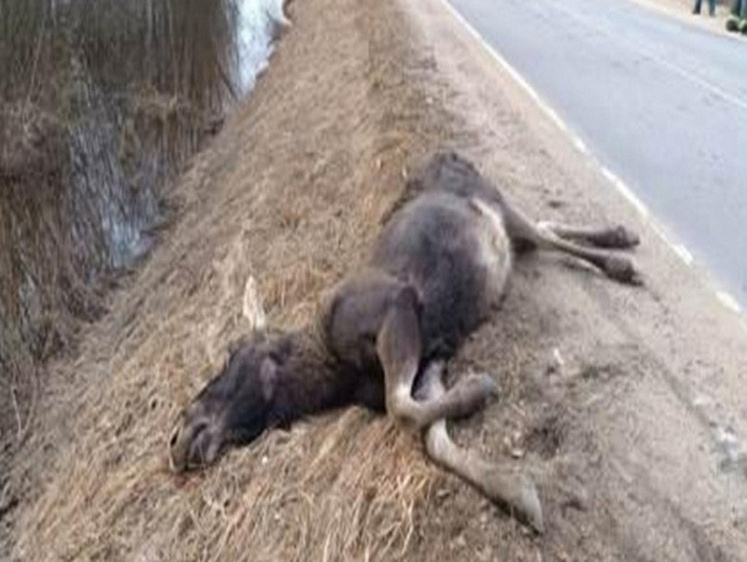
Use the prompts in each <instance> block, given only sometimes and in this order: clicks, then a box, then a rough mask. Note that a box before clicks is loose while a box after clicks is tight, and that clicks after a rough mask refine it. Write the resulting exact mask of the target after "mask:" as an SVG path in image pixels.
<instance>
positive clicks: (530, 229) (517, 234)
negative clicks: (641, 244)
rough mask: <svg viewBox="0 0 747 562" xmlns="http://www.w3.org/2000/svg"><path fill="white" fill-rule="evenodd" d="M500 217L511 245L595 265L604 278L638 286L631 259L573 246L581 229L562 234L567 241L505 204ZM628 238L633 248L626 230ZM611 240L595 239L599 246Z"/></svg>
mask: <svg viewBox="0 0 747 562" xmlns="http://www.w3.org/2000/svg"><path fill="white" fill-rule="evenodd" d="M503 213H504V220H505V224H506V230H507V231H508V234H509V236H510V237H511V239H512V240H513V241H514V242H518V243H519V244H520V245H524V246H530V247H533V248H538V249H540V250H554V251H557V252H563V253H565V254H569V255H572V256H574V257H577V258H579V259H582V260H584V261H586V262H588V263H590V264H592V265H594V266H595V267H597V268H599V269H600V270H602V271H603V272H604V273H605V275H607V277H609V278H610V279H614V280H616V281H619V282H621V283H628V284H631V285H639V284H640V283H641V277H640V274H639V273H638V271H637V270H636V268H635V266H634V265H633V261H632V260H631V259H630V258H628V257H626V256H621V255H619V254H616V253H614V252H611V251H606V250H600V249H596V248H589V247H588V246H582V245H581V244H578V243H576V242H572V241H571V240H570V239H571V238H573V236H572V235H573V234H576V238H579V237H580V229H575V230H571V229H566V230H565V231H564V232H565V234H566V236H567V237H568V238H569V239H566V238H563V237H562V236H560V235H559V234H558V233H557V232H555V231H554V230H553V228H552V226H551V225H548V224H547V223H542V224H535V223H533V222H532V221H530V220H529V219H528V218H526V217H525V216H524V215H523V214H522V213H521V212H519V211H518V210H517V209H514V208H513V207H511V206H510V205H508V204H504V208H503ZM556 228H558V229H559V232H563V230H562V227H558V226H556ZM591 232H593V231H587V232H586V241H587V242H590V239H591V238H593V236H591V234H590V233H591ZM597 234H599V232H597ZM628 235H630V236H631V239H630V240H629V241H628V245H629V246H630V245H635V244H633V242H634V241H636V242H637V237H636V239H635V240H634V238H633V235H632V233H629V232H628V231H627V230H626V231H625V234H624V236H626V237H627V236H628ZM581 238H583V237H581ZM612 238H613V237H611V236H610V237H609V239H607V240H604V238H603V237H601V236H600V237H597V241H598V242H599V241H600V239H601V241H602V242H608V243H609V242H610V240H611V239H612ZM597 245H603V244H597Z"/></svg>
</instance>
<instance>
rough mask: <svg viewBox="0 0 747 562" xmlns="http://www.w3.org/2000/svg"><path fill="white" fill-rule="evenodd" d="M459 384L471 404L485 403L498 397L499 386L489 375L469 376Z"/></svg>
mask: <svg viewBox="0 0 747 562" xmlns="http://www.w3.org/2000/svg"><path fill="white" fill-rule="evenodd" d="M458 384H459V385H460V386H461V388H462V391H463V392H464V393H465V397H466V398H467V401H469V402H477V403H483V402H486V401H487V400H489V399H491V398H497V397H498V392H499V389H498V385H497V384H496V382H495V381H494V380H493V377H491V376H490V375H488V374H487V373H477V374H470V375H467V376H466V377H464V378H463V379H462V380H461V381H459V383H458Z"/></svg>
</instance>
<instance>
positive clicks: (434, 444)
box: [418, 363, 544, 533]
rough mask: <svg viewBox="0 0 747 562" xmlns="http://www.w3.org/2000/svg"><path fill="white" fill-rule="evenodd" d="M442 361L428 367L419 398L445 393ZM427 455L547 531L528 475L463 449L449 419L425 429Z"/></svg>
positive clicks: (434, 396)
mask: <svg viewBox="0 0 747 562" xmlns="http://www.w3.org/2000/svg"><path fill="white" fill-rule="evenodd" d="M442 370H443V364H441V363H432V364H431V365H429V366H428V367H426V369H425V371H424V373H423V377H422V378H423V380H422V384H421V386H420V388H419V389H418V398H419V399H422V400H426V401H427V400H431V401H433V400H439V399H441V398H443V397H444V396H445V394H446V390H445V388H444V386H443V383H442V382H441V372H442ZM425 447H426V451H427V452H428V455H429V456H430V457H431V458H432V459H433V460H434V461H435V462H436V463H438V464H439V465H441V466H443V467H444V468H446V469H447V470H449V471H451V472H453V473H454V474H456V475H457V476H459V477H461V478H463V479H464V480H466V481H467V482H468V483H469V484H471V485H472V486H474V487H475V488H477V489H478V490H479V491H480V492H481V493H482V494H483V495H485V496H487V497H488V498H490V499H491V500H492V501H494V502H496V503H497V504H499V505H501V506H502V507H504V508H506V509H507V510H508V511H509V512H511V513H512V514H514V515H516V516H517V518H518V519H520V520H523V521H526V522H527V523H528V524H529V525H531V526H532V527H534V529H536V530H537V531H538V532H540V533H541V532H543V531H544V523H543V517H542V506H541V505H540V501H539V497H538V496H537V489H536V487H535V485H534V483H533V482H532V480H531V479H530V478H529V477H527V476H526V475H525V474H523V473H522V472H520V471H519V470H516V469H514V468H512V467H510V466H504V465H500V464H494V463H490V462H488V461H486V460H484V459H483V458H481V457H480V456H479V455H477V454H476V453H474V452H472V451H468V450H465V449H462V448H461V447H459V446H458V445H456V444H455V443H454V441H452V440H451V437H449V433H448V431H447V428H446V420H445V419H439V420H436V421H434V422H433V423H432V424H431V425H430V426H429V427H428V428H427V429H426V431H425Z"/></svg>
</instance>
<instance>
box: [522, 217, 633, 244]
mask: <svg viewBox="0 0 747 562" xmlns="http://www.w3.org/2000/svg"><path fill="white" fill-rule="evenodd" d="M537 228H538V229H539V230H540V231H542V230H549V231H551V232H553V233H554V234H556V235H557V236H559V237H560V238H563V239H565V240H569V241H573V242H580V243H582V244H588V245H590V246H595V247H597V248H609V249H615V250H625V249H628V248H634V247H635V246H637V245H638V244H640V242H641V239H640V238H639V236H638V235H637V234H636V233H635V232H633V231H632V230H630V229H629V228H626V227H625V226H623V225H616V226H609V227H603V228H588V227H583V226H573V225H567V224H559V223H553V222H549V221H548V222H545V221H542V222H539V223H538V224H537Z"/></svg>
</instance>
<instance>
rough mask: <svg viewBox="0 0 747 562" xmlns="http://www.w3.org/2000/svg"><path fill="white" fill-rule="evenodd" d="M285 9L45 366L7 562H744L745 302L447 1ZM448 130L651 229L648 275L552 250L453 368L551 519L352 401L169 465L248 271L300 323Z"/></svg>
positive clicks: (539, 209) (496, 453) (498, 454)
mask: <svg viewBox="0 0 747 562" xmlns="http://www.w3.org/2000/svg"><path fill="white" fill-rule="evenodd" d="M290 16H291V19H292V20H293V21H294V22H295V23H294V26H293V28H292V29H291V30H290V31H289V32H288V33H287V34H286V35H285V37H284V38H283V39H282V41H281V42H280V44H279V46H278V49H277V52H276V54H275V55H274V57H273V60H272V64H271V67H270V69H269V71H268V72H267V73H266V75H265V76H264V77H263V78H262V79H261V80H260V82H259V84H258V87H257V89H256V90H255V92H254V94H253V95H252V97H251V99H250V100H249V101H248V102H247V103H246V104H245V105H244V106H243V107H242V108H241V109H240V110H239V111H238V112H237V114H236V115H235V116H234V118H233V120H232V121H231V122H230V123H229V124H228V125H227V127H226V129H225V130H224V131H223V132H222V133H221V135H220V136H219V137H217V138H216V139H215V140H214V142H213V143H212V145H211V146H210V147H209V148H208V149H207V150H206V151H205V152H204V153H202V154H201V155H200V156H199V157H197V158H195V160H194V162H193V164H192V167H191V169H190V171H189V172H188V173H187V174H186V175H185V177H184V178H183V180H182V181H181V182H179V183H178V185H176V186H175V187H174V189H173V192H172V194H171V198H172V200H173V201H174V202H175V203H177V204H178V205H179V211H178V217H177V218H176V219H175V221H174V224H173V225H172V227H171V228H170V229H169V230H168V231H167V232H165V233H164V235H163V239H162V241H161V243H160V244H159V246H158V248H157V249H156V250H155V251H154V253H153V255H152V256H151V257H150V259H149V260H148V262H147V263H146V264H145V265H144V266H143V268H142V269H141V270H140V271H139V272H138V273H137V274H135V275H134V276H133V277H132V278H131V279H128V280H125V281H123V287H122V288H121V290H119V291H118V292H117V293H116V295H114V296H113V298H112V302H111V313H110V314H109V315H108V316H106V317H105V318H104V319H103V320H102V321H100V322H99V323H97V324H96V325H94V326H92V327H91V328H90V330H88V333H87V334H86V337H85V338H84V342H83V345H82V346H81V351H80V355H79V356H77V357H75V358H70V359H68V360H65V361H60V362H58V363H56V364H55V365H53V366H52V367H51V373H50V375H49V379H50V380H51V381H52V384H51V385H50V387H48V388H47V390H46V392H45V393H44V396H43V397H42V398H41V399H40V405H39V408H38V411H39V415H38V416H37V420H36V424H35V427H34V431H33V434H32V435H31V437H30V438H29V440H28V443H27V444H26V446H25V448H24V450H23V451H22V453H21V454H20V455H19V456H18V458H17V459H16V468H15V470H14V474H13V480H12V483H13V487H12V489H11V490H10V495H9V496H8V497H12V498H15V499H16V500H17V501H18V502H19V503H18V505H17V506H16V507H14V508H12V509H10V510H8V511H7V513H5V514H4V521H6V522H12V523H13V525H14V529H13V534H12V541H11V542H12V544H11V542H9V543H6V544H5V548H6V549H7V550H6V552H8V554H9V557H10V558H11V559H19V560H34V561H37V560H38V561H42V560H73V559H74V560H94V559H96V560H101V559H105V560H198V559H199V560H234V559H238V560H351V559H356V560H357V559H374V560H390V559H406V560H424V561H425V560H444V561H445V560H623V559H624V560H678V561H679V560H745V559H747V551H746V550H745V549H746V548H747V547H746V546H745V545H747V519H746V514H747V505H746V504H747V499H746V498H747V493H746V492H747V472H746V471H745V464H744V463H743V460H742V458H741V457H739V455H734V454H731V453H730V452H729V451H727V450H726V449H725V448H724V446H723V444H724V440H723V439H720V437H721V436H723V433H724V431H726V429H727V428H728V429H730V430H731V431H732V432H733V433H734V434H735V435H737V436H739V435H747V411H745V410H744V406H743V404H742V403H741V401H740V398H739V397H740V396H742V397H743V396H747V393H746V392H745V391H746V390H747V389H746V388H745V385H746V384H745V383H744V382H742V381H740V379H739V372H740V368H741V366H742V365H743V364H744V362H745V359H746V358H747V357H745V351H744V349H745V346H744V339H745V331H744V327H743V325H742V320H741V319H740V318H738V317H736V316H735V315H733V314H731V313H729V312H727V311H725V310H724V309H723V308H721V307H720V306H719V305H718V304H717V303H716V300H715V298H714V296H713V293H712V291H711V290H710V289H709V288H708V287H709V286H708V280H707V279H706V278H705V277H704V276H703V275H702V274H700V273H695V272H693V271H692V270H689V269H688V268H686V267H685V266H684V265H683V264H682V263H681V262H680V261H679V260H678V259H677V258H676V257H675V256H674V254H673V253H672V252H671V251H670V250H669V248H668V247H667V246H666V245H665V244H664V243H663V242H662V241H661V239H660V238H658V237H657V236H656V235H655V234H654V233H653V230H652V229H651V227H650V226H649V225H647V224H644V223H643V222H641V221H640V219H639V218H638V217H637V215H636V214H635V213H634V211H633V210H631V209H630V208H629V206H628V205H627V204H626V203H625V202H624V201H623V199H622V198H621V197H619V196H618V195H617V194H616V193H615V192H613V190H612V189H611V188H610V187H609V186H607V185H604V186H603V187H602V188H598V187H597V186H598V185H599V184H600V183H601V180H600V178H599V177H598V174H597V171H596V169H595V168H594V167H593V166H591V165H589V163H588V162H587V161H585V160H584V159H582V158H580V157H579V156H578V155H577V154H576V153H575V152H573V150H572V149H571V148H570V147H569V145H568V143H567V141H566V139H565V138H564V137H562V135H560V134H559V133H558V131H556V130H555V129H554V128H553V127H552V125H551V124H550V123H548V122H547V121H546V120H545V119H543V118H542V117H541V115H540V114H539V113H538V111H537V109H536V108H534V107H533V106H532V105H531V104H530V103H529V102H528V101H527V100H526V98H525V97H524V96H523V94H522V93H521V92H520V91H519V90H518V89H517V88H516V86H515V85H513V83H511V81H510V80H509V79H508V78H507V77H506V76H505V75H503V74H502V73H501V71H499V70H498V68H497V67H496V65H495V64H494V62H493V61H492V60H491V59H490V58H489V57H487V56H486V55H485V53H484V52H483V51H481V50H480V47H479V45H477V44H476V43H475V41H474V40H473V39H472V38H471V37H470V36H469V35H468V34H467V33H466V32H465V31H464V30H463V29H461V28H459V27H458V25H457V24H456V23H455V22H454V21H453V20H452V19H450V18H449V16H448V14H447V13H446V12H445V11H444V9H443V7H442V6H441V4H440V3H438V2H437V1H436V0H423V2H420V3H418V4H417V5H413V4H412V3H409V2H405V1H404V0H377V1H376V2H370V1H367V0H317V1H315V2H300V1H296V2H293V3H292V4H291V5H290ZM440 146H449V147H455V148H458V149H460V150H461V151H463V152H465V153H466V154H468V155H469V156H471V157H472V158H473V159H474V160H475V161H476V162H478V163H479V165H480V166H481V168H482V169H483V170H484V171H485V172H486V173H487V174H488V175H489V176H490V177H492V178H494V179H495V180H496V181H497V182H498V183H499V184H500V185H501V186H502V187H503V189H504V190H505V191H506V192H507V194H508V195H509V196H510V197H511V198H512V199H513V200H515V201H517V202H518V203H519V204H520V205H521V206H522V207H524V208H525V209H527V211H529V212H531V213H532V214H533V215H535V216H538V217H540V216H541V217H543V218H554V219H559V218H561V217H562V218H563V219H564V220H565V221H568V222H573V221H576V222H584V223H590V222H593V223H603V222H607V221H612V220H615V221H624V222H626V223H629V224H630V225H631V226H633V227H635V228H636V229H638V230H639V231H640V232H641V234H642V236H643V246H642V248H641V250H640V251H639V252H638V256H637V257H638V261H639V265H640V267H641V269H642V270H643V271H644V272H645V275H646V287H645V288H639V289H635V288H628V287H623V286H619V285H615V284H612V283H610V282H609V281H607V280H606V279H604V278H602V277H601V276H599V275H598V274H596V273H595V272H592V271H590V270H588V269H586V268H582V267H580V266H577V265H576V264H575V263H574V262H569V261H567V260H564V259H556V258H553V257H552V256H537V257H535V258H530V259H528V260H525V261H523V262H522V263H520V265H519V267H518V271H517V272H516V275H515V277H514V281H513V286H512V289H511V290H510V293H509V295H508V298H507V300H506V303H505V306H504V309H503V311H502V312H501V313H500V314H499V316H497V317H496V319H495V321H494V322H493V323H491V324H489V325H487V326H485V328H484V329H483V330H481V331H480V332H479V334H477V335H476V337H475V338H474V339H473V341H471V342H470V344H469V345H468V346H467V348H466V349H465V350H464V352H463V353H462V354H461V356H460V357H459V358H458V360H457V361H456V362H455V364H454V366H453V368H452V372H453V373H459V372H464V371H465V370H467V369H475V370H486V371H489V372H491V373H494V374H495V376H496V378H497V380H499V382H500V385H501V388H502V393H503V395H502V398H501V400H500V401H499V402H498V403H496V404H493V405H491V406H490V407H489V408H488V409H487V410H486V411H485V412H484V413H482V414H480V415H478V416H476V417H475V418H473V419H471V420H468V421H466V422H463V423H460V424H455V425H454V429H455V434H456V436H457V438H458V440H459V441H460V442H461V443H464V444H468V445H470V446H472V447H475V448H477V449H479V450H481V451H482V452H483V453H484V454H485V455H487V456H490V457H492V458H494V459H500V458H504V459H508V458H509V455H510V454H513V456H515V457H519V458H517V459H515V460H506V461H505V462H512V463H516V464H523V465H525V466H526V467H527V469H528V470H530V471H531V472H532V473H534V474H535V475H536V478H537V480H538V482H539V486H540V490H541V495H542V499H543V502H544V505H545V509H546V524H547V527H548V531H547V533H546V535H545V536H543V537H537V536H534V535H533V534H532V533H530V532H529V531H528V530H527V529H525V528H524V527H523V526H521V525H520V524H518V523H516V522H515V521H514V520H513V519H512V518H511V517H509V516H508V515H506V514H505V513H503V512H502V511H500V510H499V509H498V508H496V507H495V506H493V505H492V504H490V503H489V502H488V501H486V500H484V499H483V498H482V497H480V496H479V495H478V494H477V493H476V492H474V491H473V490H471V489H469V488H467V487H466V486H465V485H464V484H463V483H461V482H460V481H458V480H457V479H455V478H453V477H451V476H448V475H445V474H444V473H442V472H441V471H440V470H439V469H437V468H435V467H434V466H432V465H431V464H430V463H429V462H428V461H427V460H426V459H425V458H424V455H423V453H422V447H421V445H420V440H419V438H418V436H416V435H412V434H408V433H405V432H403V431H401V430H399V429H397V428H396V427H395V426H394V425H393V424H392V423H391V422H389V421H388V420H387V419H385V418H382V417H377V416H374V415H373V414H370V413H367V412H364V411H362V410H359V409H350V410H347V411H344V412H335V413H331V414H329V415H326V416H323V417H321V418H317V419H314V420H311V421H309V422H305V423H299V424H297V425H296V426H294V428H293V429H292V430H291V431H289V432H282V431H276V432H271V433H269V434H267V435H265V436H264V437H262V438H261V439H260V440H259V441H258V442H256V443H255V444H253V445H252V446H250V447H247V448H244V449H240V450H236V451H232V452H231V453H230V454H229V455H228V456H227V457H226V458H224V459H222V461H221V462H220V463H219V464H218V465H217V466H216V467H214V468H212V469H210V470H208V471H206V472H205V473H203V474H199V475H193V476H189V477H186V478H176V477H174V476H172V475H171V474H170V473H169V472H168V470H167V467H166V454H165V453H166V443H167V439H168V435H169V432H170V430H171V427H172V424H173V422H174V420H175V418H176V416H177V414H178V412H179V410H180V408H182V407H183V406H184V405H185V404H186V403H187V402H188V400H189V399H190V398H191V397H192V396H193V395H194V394H195V393H196V392H197V390H198V389H199V388H200V387H201V386H202V385H203V384H204V383H205V382H206V381H207V380H208V379H209V378H210V376H211V374H212V373H214V372H215V370H216V368H217V367H218V366H219V365H220V364H221V362H222V360H223V356H224V349H225V347H226V345H227V343H228V342H229V341H230V340H231V339H233V338H235V337H237V336H238V335H240V334H241V333H242V331H245V330H246V329H247V326H246V323H245V322H246V321H245V319H244V318H243V316H242V314H241V306H242V303H241V301H242V296H243V289H244V284H245V281H246V279H247V277H248V276H249V275H253V276H254V277H256V279H257V280H258V282H259V288H260V292H261V294H262V297H263V300H264V304H265V307H266V309H267V312H268V316H269V322H270V324H273V325H275V326H280V327H284V328H290V327H294V326H297V325H299V324H300V323H303V322H304V321H306V320H307V319H308V318H309V317H310V315H311V314H312V313H313V311H314V307H315V303H316V302H317V301H318V300H319V297H320V294H321V292H322V291H323V290H324V289H325V288H326V287H329V286H331V285H332V284H333V283H334V282H335V281H336V280H338V279H340V278H341V277H342V276H343V275H344V274H345V272H347V271H349V270H350V269H351V268H354V267H356V264H357V263H359V262H360V260H361V259H362V257H363V256H364V255H365V252H366V249H367V247H368V246H369V244H370V242H371V240H372V238H373V237H374V236H375V235H376V233H377V231H378V228H379V221H380V219H381V217H382V216H383V215H384V214H385V212H386V210H387V209H388V207H389V206H390V205H391V204H392V202H393V201H394V200H395V199H396V197H397V195H398V194H399V192H400V190H401V188H402V183H403V177H406V176H407V173H408V170H409V169H410V168H411V166H413V165H414V164H416V163H417V162H419V161H420V159H421V158H422V157H423V156H424V155H425V154H427V153H428V152H430V151H431V150H433V149H435V148H436V147H440ZM719 432H721V433H719ZM732 452H733V451H732ZM0 492H1V491H0ZM0 517H3V515H0ZM9 540H11V537H9ZM2 552H3V551H2V550H0V554H1V553H2Z"/></svg>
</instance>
